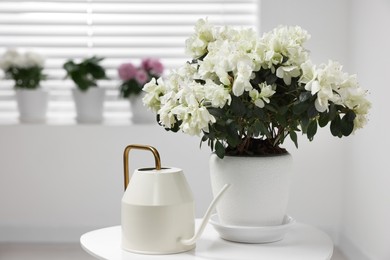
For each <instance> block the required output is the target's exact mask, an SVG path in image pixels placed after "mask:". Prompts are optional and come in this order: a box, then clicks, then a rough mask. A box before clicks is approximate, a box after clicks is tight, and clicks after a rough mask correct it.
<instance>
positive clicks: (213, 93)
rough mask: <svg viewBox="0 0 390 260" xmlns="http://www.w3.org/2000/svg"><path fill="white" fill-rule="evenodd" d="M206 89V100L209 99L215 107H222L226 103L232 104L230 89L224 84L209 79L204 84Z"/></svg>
mask: <svg viewBox="0 0 390 260" xmlns="http://www.w3.org/2000/svg"><path fill="white" fill-rule="evenodd" d="M204 90H205V92H204V93H205V98H206V101H209V102H210V103H211V105H212V106H213V107H219V108H222V107H224V106H225V105H226V104H228V105H230V102H231V101H232V98H231V96H230V90H229V89H228V88H225V87H224V85H223V84H219V85H218V84H215V83H214V82H213V81H212V80H210V79H208V80H206V84H205V85H204Z"/></svg>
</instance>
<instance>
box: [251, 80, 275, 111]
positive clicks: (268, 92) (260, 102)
mask: <svg viewBox="0 0 390 260" xmlns="http://www.w3.org/2000/svg"><path fill="white" fill-rule="evenodd" d="M259 87H260V92H259V91H258V90H257V89H252V90H251V91H249V96H250V97H251V99H252V102H253V103H254V104H255V105H256V106H258V107H260V108H263V107H264V106H265V103H269V102H270V99H269V98H270V97H272V95H273V94H275V90H274V87H272V86H271V85H267V84H266V83H261V84H259Z"/></svg>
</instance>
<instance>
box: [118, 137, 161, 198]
mask: <svg viewBox="0 0 390 260" xmlns="http://www.w3.org/2000/svg"><path fill="white" fill-rule="evenodd" d="M131 149H138V150H149V151H151V152H152V153H153V155H154V162H155V165H156V170H161V159H160V154H159V153H158V151H157V149H156V148H154V147H153V146H150V145H141V144H131V145H128V146H127V147H126V148H125V151H124V152H123V166H124V167H123V168H124V171H125V172H124V177H125V178H124V180H125V190H126V188H127V185H128V184H129V180H130V178H129V152H130V150H131Z"/></svg>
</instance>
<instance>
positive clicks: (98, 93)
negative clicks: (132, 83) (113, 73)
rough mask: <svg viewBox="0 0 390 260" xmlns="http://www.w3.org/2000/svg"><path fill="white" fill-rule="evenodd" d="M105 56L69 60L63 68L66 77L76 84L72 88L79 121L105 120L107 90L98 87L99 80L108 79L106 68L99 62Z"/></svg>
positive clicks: (94, 121)
mask: <svg viewBox="0 0 390 260" xmlns="http://www.w3.org/2000/svg"><path fill="white" fill-rule="evenodd" d="M102 60H103V58H99V57H96V56H93V57H90V58H85V59H83V60H82V61H81V62H79V63H76V62H74V61H73V60H69V61H67V62H66V63H65V64H64V65H63V68H64V69H65V70H66V73H67V74H66V77H67V78H68V77H69V78H70V79H71V80H72V81H73V82H74V83H75V85H76V88H74V89H72V91H73V92H72V93H73V97H74V100H75V105H76V112H77V117H76V120H77V122H79V123H100V122H101V121H102V120H103V104H104V96H105V90H104V89H103V88H98V84H97V80H101V79H107V77H106V72H105V69H104V68H103V67H102V66H101V65H100V64H99V62H101V61H102Z"/></svg>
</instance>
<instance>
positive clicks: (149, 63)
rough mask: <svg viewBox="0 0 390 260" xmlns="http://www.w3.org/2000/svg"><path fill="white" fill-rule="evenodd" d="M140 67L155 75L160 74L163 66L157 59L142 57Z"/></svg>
mask: <svg viewBox="0 0 390 260" xmlns="http://www.w3.org/2000/svg"><path fill="white" fill-rule="evenodd" d="M141 67H142V68H143V69H144V70H146V71H149V72H150V74H152V75H155V76H160V75H161V74H162V73H163V71H164V66H163V65H162V63H161V62H160V61H159V60H158V59H152V58H147V59H144V60H142V63H141Z"/></svg>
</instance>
